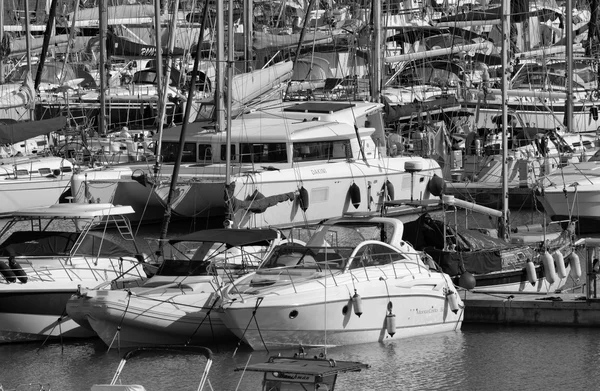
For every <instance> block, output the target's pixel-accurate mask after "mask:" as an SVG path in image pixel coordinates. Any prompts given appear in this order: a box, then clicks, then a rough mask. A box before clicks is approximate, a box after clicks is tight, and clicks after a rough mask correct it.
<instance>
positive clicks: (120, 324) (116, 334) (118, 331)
mask: <svg viewBox="0 0 600 391" xmlns="http://www.w3.org/2000/svg"><path fill="white" fill-rule="evenodd" d="M130 302H131V291H130V290H128V291H127V305H126V306H125V311H123V316H121V321H120V322H119V325H118V326H117V332H116V333H115V336H114V337H113V339H112V341H111V342H110V345H108V350H107V352H109V351H110V349H112V346H113V344H114V343H115V339H117V337H119V335H120V332H121V326H122V325H123V321H124V320H125V315H126V314H127V311H128V310H129V303H130ZM117 342H118V343H117V349H118V350H119V351H120V350H121V338H119V340H118V341H117Z"/></svg>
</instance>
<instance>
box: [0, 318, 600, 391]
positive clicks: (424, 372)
mask: <svg viewBox="0 0 600 391" xmlns="http://www.w3.org/2000/svg"><path fill="white" fill-rule="evenodd" d="M235 348H236V343H235V342H232V343H231V344H225V345H221V346H213V347H212V349H213V352H214V363H213V365H212V368H211V371H210V374H209V381H210V386H212V389H214V390H236V389H238V390H240V391H242V390H246V391H250V390H260V379H261V377H260V375H259V374H255V373H245V374H243V377H242V373H241V372H234V371H233V369H234V368H236V367H242V366H244V365H245V364H246V362H247V361H248V359H250V360H251V361H252V362H255V361H264V360H266V359H267V358H268V356H269V354H267V353H265V352H252V351H250V350H249V349H247V348H243V347H241V348H240V349H238V350H237V352H236V354H235V356H234V351H235ZM321 351H322V350H317V349H308V350H307V352H308V353H309V355H310V356H313V355H316V354H318V353H320V352H321ZM280 352H281V353H282V355H287V354H290V355H291V354H293V353H294V351H293V350H289V351H280ZM275 353H276V352H271V354H275ZM327 356H328V357H330V358H334V359H339V360H352V361H361V362H364V363H368V364H370V366H371V368H370V369H368V370H365V371H362V372H360V373H350V374H345V375H342V376H341V377H340V380H339V382H338V387H339V388H338V389H339V390H518V389H519V390H561V389H564V390H584V389H589V390H591V389H598V384H600V371H598V370H597V368H599V367H600V339H598V331H597V330H595V329H584V328H579V329H576V328H554V327H542V328H539V327H504V326H481V325H478V326H476V327H475V326H472V325H464V326H463V330H462V331H460V332H449V333H442V334H436V335H430V336H424V337H418V338H410V339H398V340H393V339H390V340H388V341H385V342H383V343H374V344H365V345H356V346H348V347H343V348H333V349H329V350H328V351H327ZM119 359H120V354H119V353H118V352H117V351H110V352H107V350H106V346H105V345H104V344H103V343H102V342H101V341H100V340H98V339H91V340H85V341H80V342H68V343H64V344H60V343H58V342H53V343H50V344H46V345H44V346H43V347H42V345H41V343H26V344H12V345H0V383H1V384H2V385H3V386H4V387H5V389H11V388H14V387H16V386H17V385H19V384H23V383H33V382H42V383H49V384H50V386H51V389H52V390H64V391H76V390H89V389H90V387H91V386H92V385H93V384H98V383H108V382H110V380H111V378H112V376H113V374H114V372H115V370H116V368H117V365H118V362H119ZM204 363H205V360H204V358H202V357H200V356H198V357H196V356H189V355H185V356H184V355H157V356H152V357H147V358H145V357H140V358H139V359H135V358H134V359H132V360H131V361H130V362H128V363H127V365H125V369H124V370H123V373H122V376H121V379H122V381H123V383H124V384H126V383H137V384H143V385H144V386H145V387H146V389H148V390H149V391H158V390H196V389H197V385H198V382H199V379H200V374H201V373H202V370H203V368H204ZM240 379H241V380H240ZM238 383H240V385H239V388H237V387H238ZM210 389H211V388H210V387H206V388H205V390H210Z"/></svg>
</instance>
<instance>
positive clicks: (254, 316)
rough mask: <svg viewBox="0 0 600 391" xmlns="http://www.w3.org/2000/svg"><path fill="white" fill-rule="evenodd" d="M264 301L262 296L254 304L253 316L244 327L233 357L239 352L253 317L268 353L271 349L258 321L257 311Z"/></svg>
mask: <svg viewBox="0 0 600 391" xmlns="http://www.w3.org/2000/svg"><path fill="white" fill-rule="evenodd" d="M262 301H263V298H262V297H258V298H256V306H254V310H253V311H252V317H251V318H250V320H249V321H248V324H247V325H246V328H245V329H244V333H243V334H242V337H241V338H240V340H239V341H238V343H237V346H236V347H235V350H234V351H233V355H232V356H231V357H235V354H236V353H237V351H238V349H239V348H240V344H241V343H242V339H243V338H244V335H246V332H247V331H248V327H250V323H251V322H252V319H254V321H255V323H256V328H257V331H258V334H259V335H260V339H261V341H262V343H263V346H264V347H265V350H266V351H267V353H268V352H269V349H268V348H267V345H266V344H265V341H264V340H263V337H262V334H261V332H260V328H259V327H258V321H257V320H256V311H257V310H258V307H259V306H260V304H261V303H262Z"/></svg>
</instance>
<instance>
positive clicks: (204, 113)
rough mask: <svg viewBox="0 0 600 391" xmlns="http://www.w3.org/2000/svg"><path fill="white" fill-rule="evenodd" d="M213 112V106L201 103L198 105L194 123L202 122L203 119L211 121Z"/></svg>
mask: <svg viewBox="0 0 600 391" xmlns="http://www.w3.org/2000/svg"><path fill="white" fill-rule="evenodd" d="M214 110H215V105H214V104H212V103H202V104H201V105H200V110H199V111H198V114H196V121H199V120H203V119H212V118H213V113H214Z"/></svg>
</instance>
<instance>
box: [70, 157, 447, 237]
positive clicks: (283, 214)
mask: <svg viewBox="0 0 600 391" xmlns="http://www.w3.org/2000/svg"><path fill="white" fill-rule="evenodd" d="M413 161H419V162H422V163H423V167H424V168H423V170H421V171H418V172H415V173H413V174H411V173H409V172H406V171H405V170H404V167H405V163H407V162H413ZM211 169H213V170H214V168H211ZM207 170H209V168H206V170H205V171H204V173H203V171H202V168H197V167H196V168H193V172H188V171H189V170H188V169H187V168H182V172H183V173H184V174H183V175H181V176H180V180H178V182H177V186H176V189H175V192H174V195H173V197H172V204H171V205H172V206H171V210H172V212H173V214H174V216H175V217H179V218H193V217H201V218H207V217H219V216H221V217H225V216H226V212H227V209H226V204H225V201H224V200H225V197H224V195H225V183H224V171H223V172H222V173H220V172H216V173H215V172H214V171H212V172H210V174H206V172H207ZM434 174H437V175H438V176H439V177H441V176H442V173H441V169H440V168H439V166H438V165H437V164H435V163H434V162H432V161H431V160H429V159H422V158H417V157H395V158H383V159H369V160H368V161H366V162H365V161H359V160H357V161H353V162H346V161H337V162H329V163H321V164H315V165H306V166H299V167H297V168H294V169H281V170H266V171H259V172H252V173H240V174H237V175H234V176H232V182H234V184H235V187H234V190H233V197H235V198H236V199H238V200H241V201H247V200H249V199H253V198H254V197H257V196H256V194H258V193H259V194H260V196H258V198H257V199H259V198H260V197H261V196H264V197H269V196H273V195H278V194H285V193H296V194H295V196H294V198H293V199H292V200H291V201H285V202H280V203H277V204H276V205H272V206H270V207H268V208H267V209H266V210H264V211H256V210H253V209H252V205H250V207H248V208H246V209H238V210H237V212H236V216H235V220H236V221H238V222H239V226H241V227H265V226H282V225H292V224H294V223H316V222H319V221H321V220H323V219H324V218H329V217H336V216H341V215H343V214H345V213H350V212H359V213H360V212H362V213H368V212H376V211H377V210H379V209H380V208H381V205H382V204H383V201H384V192H383V187H384V183H386V181H390V182H391V183H392V185H393V187H394V189H395V194H394V197H395V199H406V200H408V199H428V198H430V197H431V195H430V192H429V190H428V183H429V180H430V179H431V178H432V177H433V175H434ZM300 178H301V182H300ZM87 180H88V189H89V193H90V195H91V198H92V199H94V200H99V201H100V202H108V201H109V200H110V202H112V203H115V204H128V205H132V207H133V208H134V209H135V211H136V214H135V215H132V216H131V217H130V220H131V221H132V222H139V221H143V222H152V221H160V220H162V218H163V216H164V210H165V205H166V203H167V199H168V195H169V186H170V183H169V181H167V180H164V181H163V180H161V181H159V182H157V183H155V185H154V186H152V185H150V184H147V185H145V186H144V185H142V184H140V183H139V182H138V181H135V180H132V179H131V178H126V177H125V176H119V177H118V178H117V177H116V175H115V178H114V179H110V178H109V177H108V174H106V177H104V178H102V179H93V176H92V175H91V174H88V177H87ZM76 181H77V183H76ZM82 181H83V178H82V176H77V175H76V176H74V182H73V184H72V188H74V189H81V188H82V185H81V183H82ZM353 183H354V184H356V185H357V186H358V189H359V190H358V192H359V194H360V196H359V198H360V200H359V201H358V202H356V203H355V201H356V199H355V200H352V197H351V194H350V191H349V189H350V187H351V186H352V184H353ZM301 187H304V188H305V189H306V191H307V194H308V201H309V202H308V208H307V209H306V211H304V210H302V208H301V207H300V202H299V198H298V195H297V192H298V191H299V189H300V188H301ZM76 194H77V195H76V197H75V198H76V199H77V200H83V198H82V192H81V191H80V190H78V191H76ZM355 205H356V206H355Z"/></svg>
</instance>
